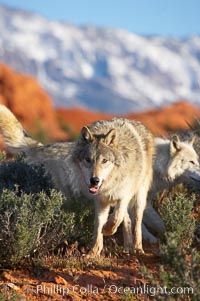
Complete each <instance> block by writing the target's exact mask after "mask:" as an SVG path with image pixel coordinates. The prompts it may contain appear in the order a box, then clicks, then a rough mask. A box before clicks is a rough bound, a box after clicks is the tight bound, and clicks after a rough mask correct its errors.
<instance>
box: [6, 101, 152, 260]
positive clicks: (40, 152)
mask: <svg viewBox="0 0 200 301" xmlns="http://www.w3.org/2000/svg"><path fill="white" fill-rule="evenodd" d="M0 130H1V133H2V134H3V137H4V141H5V145H6V146H7V147H8V148H9V149H10V150H11V151H23V152H24V153H25V154H26V158H27V161H28V162H30V163H42V164H43V165H44V166H45V169H46V170H47V172H48V173H49V174H50V175H51V176H52V179H53V181H54V184H55V186H56V187H57V188H58V189H59V190H61V191H62V192H63V193H64V194H65V195H70V194H72V195H73V196H81V195H84V196H86V197H87V198H90V199H93V200H94V202H95V208H96V210H95V229H94V246H93V248H92V251H91V254H93V255H99V254H100V252H101V250H102V248H103V234H104V235H111V234H113V233H115V232H116V230H117V228H118V226H119V225H120V223H121V222H122V221H123V218H124V216H125V213H126V212H127V207H128V205H129V202H130V201H131V199H133V198H134V199H135V206H134V216H135V226H134V237H135V241H134V244H133V245H131V246H130V248H134V249H135V250H138V251H140V252H143V249H142V233H141V224H142V217H143V211H144V208H145V206H146V198H147V193H148V191H149V189H150V186H151V182H152V174H153V170H152V161H153V155H154V138H153V136H152V134H151V133H150V132H149V131H148V130H147V129H146V127H145V126H144V125H143V124H142V123H140V122H137V121H130V120H127V119H122V118H115V119H111V120H106V121H105V120H102V121H97V122H94V123H93V124H91V125H89V126H87V127H83V129H82V130H81V133H80V136H79V138H78V139H77V141H76V142H74V143H55V144H52V145H45V146H43V145H41V144H39V143H38V142H37V141H35V140H31V138H30V137H29V136H28V135H27V134H26V132H25V131H24V129H23V128H22V126H21V125H20V123H19V122H18V121H17V119H16V118H15V116H14V115H13V114H12V113H11V112H10V111H9V110H8V109H7V108H6V107H5V106H2V105H1V106H0ZM113 205H114V206H115V211H114V214H113V215H112V218H110V219H109V220H108V215H109V210H110V207H111V206H113ZM131 244H132V241H131Z"/></svg>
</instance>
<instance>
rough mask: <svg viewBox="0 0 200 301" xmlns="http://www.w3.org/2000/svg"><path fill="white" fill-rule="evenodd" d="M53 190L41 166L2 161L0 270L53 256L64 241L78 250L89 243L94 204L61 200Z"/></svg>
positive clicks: (0, 175) (22, 162)
mask: <svg viewBox="0 0 200 301" xmlns="http://www.w3.org/2000/svg"><path fill="white" fill-rule="evenodd" d="M52 187H53V185H52V182H51V179H50V178H49V177H48V176H47V175H46V174H45V171H44V168H43V167H42V166H35V165H29V164H27V163H26V162H25V161H24V159H23V158H18V159H16V160H9V161H3V162H1V164H0V267H6V266H8V267H9V266H10V267H13V266H16V265H18V264H19V263H22V262H24V261H27V259H28V258H30V257H31V258H32V257H35V258H36V257H37V258H38V257H41V256H43V255H44V254H49V253H52V252H53V250H54V249H55V247H56V246H57V245H59V244H60V242H61V241H62V240H63V239H65V240H66V239H67V241H68V243H69V244H73V243H74V242H75V241H78V244H79V245H78V246H80V248H81V247H84V248H85V247H86V246H87V248H88V245H89V244H91V241H92V232H93V231H92V229H93V210H92V206H93V204H92V203H90V204H89V203H88V202H87V201H86V200H84V199H79V200H76V199H73V200H72V199H67V198H66V197H65V198H64V197H63V196H62V194H61V193H59V192H57V191H55V190H53V188H52ZM63 204H65V205H63ZM5 250H6V252H5Z"/></svg>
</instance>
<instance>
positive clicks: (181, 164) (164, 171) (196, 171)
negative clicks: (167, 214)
mask: <svg viewBox="0 0 200 301" xmlns="http://www.w3.org/2000/svg"><path fill="white" fill-rule="evenodd" d="M195 138H196V136H192V139H190V140H186V141H180V138H179V137H178V136H173V137H172V138H171V139H164V138H159V137H155V140H154V141H155V147H156V156H155V159H154V162H153V182H152V187H151V189H150V191H149V193H148V201H147V206H146V208H145V210H144V216H143V224H142V235H143V239H144V240H146V241H149V242H150V243H156V242H157V239H156V237H155V236H154V235H152V234H151V232H150V231H149V230H152V231H153V233H162V232H164V231H165V225H164V223H163V220H162V219H161V217H160V216H159V214H158V213H157V212H156V211H155V209H154V208H153V207H152V201H153V199H155V198H156V195H157V193H158V192H160V191H163V190H164V189H166V190H170V189H171V188H172V187H174V186H175V185H177V184H178V183H189V182H192V181H193V180H195V181H200V166H199V157H198V154H197V153H196V151H195V149H194V141H195ZM130 206H132V205H130ZM129 211H131V213H130V214H131V219H132V220H134V219H133V216H132V210H130V209H129ZM124 220H125V223H126V224H128V226H129V223H130V221H129V216H125V219H124ZM128 226H126V225H125V229H124V231H125V232H126V233H125V235H124V237H126V240H127V242H125V244H128V241H130V240H131V238H128V237H127V236H128V235H129V234H130V229H126V227H128Z"/></svg>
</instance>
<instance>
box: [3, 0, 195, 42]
mask: <svg viewBox="0 0 200 301" xmlns="http://www.w3.org/2000/svg"><path fill="white" fill-rule="evenodd" d="M0 3H3V4H7V5H10V6H14V7H18V8H23V9H27V10H29V11H34V12H38V13H40V14H41V15H43V16H45V17H48V18H50V19H54V20H63V21H68V22H72V23H74V24H95V25H98V26H111V27H116V28H123V29H126V30H129V31H132V32H135V33H138V34H145V35H146V34H147V35H148V34H160V35H168V36H175V37H184V36H186V35H188V34H200V0H137V1H135V0H57V1H53V0H52V1H51V0H32V1H29V0H0Z"/></svg>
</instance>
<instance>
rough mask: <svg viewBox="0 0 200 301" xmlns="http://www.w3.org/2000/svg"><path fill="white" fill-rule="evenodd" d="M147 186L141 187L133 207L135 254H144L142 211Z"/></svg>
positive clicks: (144, 205)
mask: <svg viewBox="0 0 200 301" xmlns="http://www.w3.org/2000/svg"><path fill="white" fill-rule="evenodd" d="M146 187H147V185H145V183H144V185H143V187H142V188H141V189H140V191H139V192H138V193H137V196H136V202H135V207H134V211H135V212H134V216H135V226H134V249H135V251H136V252H139V253H144V251H143V248H142V218H143V213H144V209H145V207H146V199H147V192H148V190H147V188H146Z"/></svg>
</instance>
